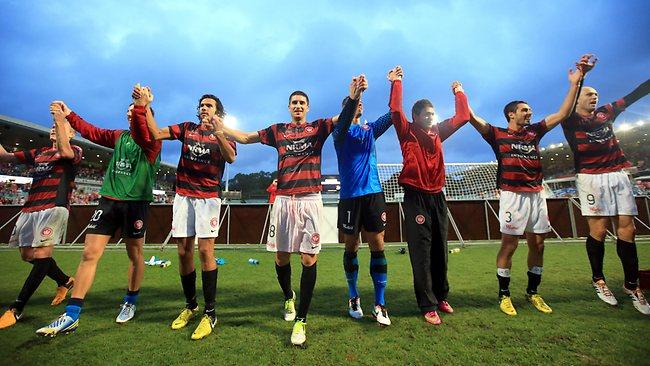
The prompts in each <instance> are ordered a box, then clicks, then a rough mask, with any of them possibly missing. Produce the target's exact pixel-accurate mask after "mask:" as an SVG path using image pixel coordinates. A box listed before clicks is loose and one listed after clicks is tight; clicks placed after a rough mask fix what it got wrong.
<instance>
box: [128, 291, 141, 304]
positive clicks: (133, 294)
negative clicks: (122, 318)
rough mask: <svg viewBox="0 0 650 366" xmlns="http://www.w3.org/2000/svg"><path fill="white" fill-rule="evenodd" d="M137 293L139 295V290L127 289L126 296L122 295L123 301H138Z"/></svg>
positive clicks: (129, 302) (131, 302) (130, 302)
mask: <svg viewBox="0 0 650 366" xmlns="http://www.w3.org/2000/svg"><path fill="white" fill-rule="evenodd" d="M138 295H140V290H136V291H131V290H127V291H126V296H124V302H125V303H127V304H131V305H135V303H136V301H138Z"/></svg>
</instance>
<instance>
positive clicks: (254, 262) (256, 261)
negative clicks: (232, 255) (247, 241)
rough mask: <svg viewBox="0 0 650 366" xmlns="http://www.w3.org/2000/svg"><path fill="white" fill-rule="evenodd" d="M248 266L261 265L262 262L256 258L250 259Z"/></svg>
mask: <svg viewBox="0 0 650 366" xmlns="http://www.w3.org/2000/svg"><path fill="white" fill-rule="evenodd" d="M248 264H260V261H259V260H257V259H254V258H248Z"/></svg>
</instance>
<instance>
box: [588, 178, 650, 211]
mask: <svg viewBox="0 0 650 366" xmlns="http://www.w3.org/2000/svg"><path fill="white" fill-rule="evenodd" d="M576 185H577V186H578V196H579V197H580V208H581V211H582V216H618V215H629V216H636V215H637V214H638V211H637V208H636V201H635V200H634V193H633V192H632V183H630V179H629V178H628V177H627V174H626V173H625V172H623V171H618V172H612V173H601V174H578V176H577V178H576Z"/></svg>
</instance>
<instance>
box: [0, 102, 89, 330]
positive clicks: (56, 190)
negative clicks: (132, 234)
mask: <svg viewBox="0 0 650 366" xmlns="http://www.w3.org/2000/svg"><path fill="white" fill-rule="evenodd" d="M50 112H51V113H52V116H53V117H54V125H53V126H52V129H50V141H52V146H50V147H43V148H40V149H30V150H23V151H16V152H13V153H10V152H7V151H6V150H5V149H4V147H2V145H0V161H2V162H12V163H22V164H27V165H32V166H34V170H33V173H32V186H31V188H30V189H29V193H28V195H27V201H26V202H25V205H24V206H23V209H22V210H21V213H20V216H18V220H17V221H16V226H15V227H14V230H13V232H12V233H11V237H10V239H9V245H10V246H16V245H17V246H18V249H19V251H20V257H21V258H22V260H24V261H25V262H29V263H31V264H32V270H31V271H30V273H29V275H28V276H27V279H26V280H25V283H24V284H23V288H22V289H21V290H20V293H19V294H18V297H17V298H16V300H15V301H14V302H13V303H12V304H11V305H10V306H9V310H7V311H6V312H5V313H4V314H3V315H2V317H0V329H2V328H7V327H10V326H12V325H14V324H16V321H18V320H19V319H20V318H21V317H22V316H23V309H24V308H25V305H27V302H28V301H29V299H30V297H31V296H32V295H33V294H34V292H35V291H36V289H37V288H38V286H40V284H41V282H42V281H43V279H44V278H45V276H48V277H50V278H51V279H53V280H54V281H56V283H57V285H58V287H57V289H56V295H55V296H54V299H53V300H52V303H51V304H52V305H58V304H60V303H61V302H62V301H63V300H65V297H66V294H67V293H68V290H69V289H71V288H72V286H74V278H72V277H69V276H68V275H66V274H65V273H63V271H62V270H61V268H59V266H58V265H57V264H56V261H55V260H54V258H52V251H53V250H54V245H57V244H59V243H60V242H61V240H62V238H63V233H64V232H65V228H66V226H67V224H68V214H69V209H70V196H71V194H72V188H73V185H74V178H75V175H76V174H77V167H76V166H77V165H78V164H79V163H80V162H81V155H82V151H81V148H80V147H79V146H76V145H70V139H71V138H72V137H73V136H74V134H75V131H74V130H73V129H72V128H71V127H70V124H69V123H68V122H67V121H66V120H65V116H63V112H62V111H61V109H60V108H50Z"/></svg>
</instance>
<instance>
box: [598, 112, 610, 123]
mask: <svg viewBox="0 0 650 366" xmlns="http://www.w3.org/2000/svg"><path fill="white" fill-rule="evenodd" d="M596 119H597V120H599V121H606V120H607V115H606V114H605V113H603V112H598V113H596Z"/></svg>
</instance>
